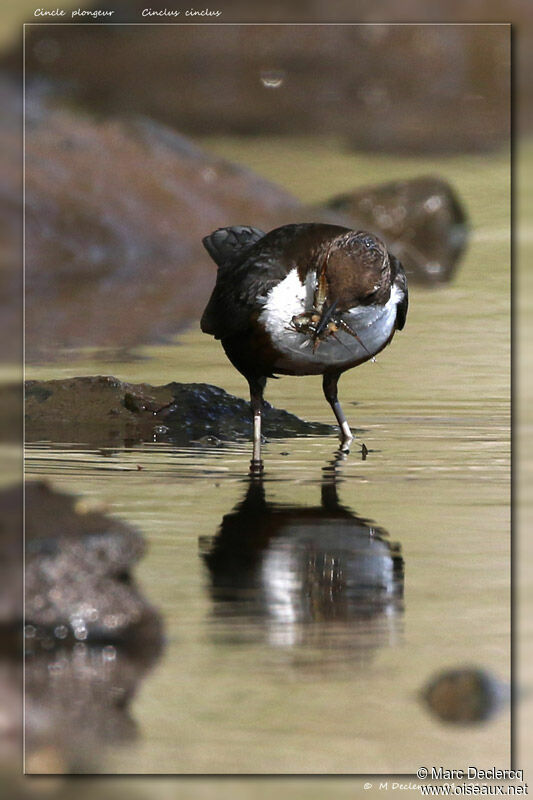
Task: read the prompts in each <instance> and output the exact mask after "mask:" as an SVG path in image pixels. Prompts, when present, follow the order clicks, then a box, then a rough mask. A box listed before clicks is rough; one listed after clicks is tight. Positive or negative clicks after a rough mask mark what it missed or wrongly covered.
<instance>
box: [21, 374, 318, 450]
mask: <svg viewBox="0 0 533 800" xmlns="http://www.w3.org/2000/svg"><path fill="white" fill-rule="evenodd" d="M25 412H26V440H27V441H42V440H48V441H56V442H66V441H73V442H85V443H98V444H105V443H110V442H114V443H121V444H122V443H123V442H128V443H133V442H135V441H141V440H144V441H146V440H148V441H154V440H155V441H166V442H173V443H175V444H190V443H191V442H192V441H195V440H200V439H202V437H205V436H208V437H216V439H223V440H226V441H227V440H235V439H243V438H245V439H249V438H250V437H251V435H252V418H251V411H250V404H249V403H248V402H247V401H245V400H241V399H240V398H238V397H234V396H233V395H230V394H228V393H227V392H225V391H224V390H223V389H219V388H218V387H217V386H210V385H209V384H207V383H169V384H166V385H165V386H150V385H148V384H131V383H124V382H122V381H119V380H117V379H116V378H113V377H104V376H97V377H83V378H69V379H66V380H57V381H27V382H26V404H25ZM332 430H333V427H332V426H331V425H324V424H322V423H317V422H304V421H303V420H300V419H299V418H298V417H296V416H294V415H293V414H289V413H288V412H287V411H282V410H278V409H275V408H273V407H272V406H270V405H269V404H268V403H267V405H266V408H265V412H264V433H265V435H266V436H270V437H272V438H284V437H286V436H304V435H316V436H318V435H322V434H323V435H330V434H331V432H332Z"/></svg>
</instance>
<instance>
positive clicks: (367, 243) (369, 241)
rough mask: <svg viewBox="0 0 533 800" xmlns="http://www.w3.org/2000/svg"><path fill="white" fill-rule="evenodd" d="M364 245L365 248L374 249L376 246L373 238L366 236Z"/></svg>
mask: <svg viewBox="0 0 533 800" xmlns="http://www.w3.org/2000/svg"><path fill="white" fill-rule="evenodd" d="M363 244H364V246H365V247H372V246H373V244H374V240H373V238H372V237H371V236H365V237H364V238H363Z"/></svg>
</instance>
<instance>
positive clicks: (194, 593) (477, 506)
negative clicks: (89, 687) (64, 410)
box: [26, 140, 510, 774]
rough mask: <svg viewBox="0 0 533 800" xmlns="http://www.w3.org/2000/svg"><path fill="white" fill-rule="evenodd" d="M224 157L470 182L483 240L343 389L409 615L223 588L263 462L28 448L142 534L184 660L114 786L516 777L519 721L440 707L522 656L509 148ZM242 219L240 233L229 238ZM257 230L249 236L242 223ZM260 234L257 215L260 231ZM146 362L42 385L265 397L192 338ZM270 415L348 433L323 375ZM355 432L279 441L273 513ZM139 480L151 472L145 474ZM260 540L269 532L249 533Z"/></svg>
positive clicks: (146, 716) (301, 498)
mask: <svg viewBox="0 0 533 800" xmlns="http://www.w3.org/2000/svg"><path fill="white" fill-rule="evenodd" d="M207 144H208V146H209V147H211V149H212V150H213V151H214V152H217V153H219V154H222V155H225V156H227V157H229V158H232V159H234V160H239V161H241V162H242V163H245V164H247V165H250V166H252V167H253V168H254V169H256V170H257V171H260V172H262V173H263V174H264V175H266V176H267V177H271V178H272V179H273V180H277V181H278V182H280V183H283V184H285V186H286V187H287V188H289V189H290V190H292V191H293V192H294V193H295V194H297V195H298V196H300V197H301V198H302V199H303V200H305V201H306V202H314V201H317V200H320V199H323V198H326V197H328V196H329V195H331V194H334V193H337V192H342V191H345V190H347V189H350V188H352V187H353V186H355V185H361V184H366V183H372V182H379V181H381V180H388V179H393V178H396V177H414V176H416V175H420V174H426V173H428V172H429V173H432V174H437V175H439V176H441V177H444V178H447V179H449V180H451V181H452V183H453V184H454V186H455V187H456V189H457V191H458V192H459V194H460V196H461V198H462V199H463V202H464V204H465V206H466V208H467V211H468V214H469V217H470V220H471V224H472V236H471V242H470V245H469V248H468V252H467V254H466V256H465V258H464V260H463V262H462V264H461V266H460V268H459V271H458V274H457V278H456V279H455V281H454V283H453V284H452V285H451V286H449V287H445V288H441V289H438V290H435V291H430V290H427V289H419V288H417V287H415V288H413V289H412V291H411V293H410V310H409V316H408V320H407V325H406V328H405V330H404V331H403V332H402V333H401V334H397V336H396V337H395V339H394V341H393V343H392V345H391V347H389V348H387V349H386V350H385V351H384V352H383V353H381V354H380V355H379V356H378V359H377V363H376V364H372V363H367V364H366V365H363V366H361V367H359V368H357V369H356V370H353V371H351V372H349V373H347V374H346V375H344V376H343V378H342V379H341V382H340V399H341V402H342V403H343V406H344V408H345V411H346V414H347V416H348V419H349V421H350V423H351V424H352V426H353V427H354V428H355V429H357V430H359V431H360V433H359V435H358V441H359V442H361V441H364V443H365V444H366V446H367V448H368V449H369V451H370V453H369V456H368V458H367V459H366V460H365V461H362V460H361V456H360V453H359V447H358V446H357V445H355V446H354V448H353V450H352V453H351V454H350V456H349V457H348V458H347V459H346V460H345V461H343V462H342V463H340V464H339V465H338V466H337V491H338V495H339V499H340V502H341V503H342V504H343V505H344V506H347V507H349V509H351V511H352V512H353V513H354V514H357V516H358V517H362V518H366V519H368V520H372V521H373V522H374V523H375V525H376V526H379V527H380V528H383V529H385V530H386V531H387V532H388V534H389V537H390V540H391V541H392V542H397V543H399V545H400V546H401V553H402V556H403V559H404V563H405V578H404V598H403V610H402V609H400V610H398V609H396V610H392V608H388V609H386V610H385V611H384V612H383V613H382V614H380V615H379V616H378V618H377V619H374V620H372V621H367V623H365V624H362V623H360V621H359V622H357V623H356V622H354V621H353V620H352V619H350V618H348V617H346V616H345V617H343V616H342V614H340V617H339V618H338V619H336V620H334V621H332V622H328V621H327V620H326V621H324V619H318V618H315V619H314V621H311V622H308V623H307V624H305V625H304V624H302V623H301V622H300V621H298V619H293V618H291V617H290V614H289V615H286V616H285V617H283V618H282V619H281V622H280V619H279V617H277V618H276V613H275V612H276V608H274V610H273V611H272V609H270V612H272V613H271V615H270V616H269V613H268V612H267V614H266V617H265V615H263V616H260V615H259V614H256V613H254V612H253V610H252V611H250V610H248V611H246V613H245V612H243V613H241V614H239V613H237V612H236V608H237V606H236V605H235V604H233V605H231V604H226V605H225V604H224V603H221V602H220V601H219V599H217V596H216V593H214V592H213V591H212V590H211V589H210V578H209V574H208V571H207V569H206V567H205V565H204V562H203V560H202V557H201V551H202V542H204V541H205V539H206V537H207V538H208V539H210V538H211V537H213V536H215V534H216V532H217V530H218V528H219V526H220V524H221V521H222V518H223V516H224V515H225V514H228V513H230V512H231V511H232V509H234V507H235V506H236V505H237V504H238V503H240V502H241V501H242V500H243V498H244V496H245V493H246V490H247V487H248V483H247V468H248V462H249V458H250V447H249V446H248V445H247V444H245V445H243V444H240V443H239V444H232V445H228V446H227V447H203V448H202V447H194V448H173V447H170V446H166V445H156V444H146V445H144V446H139V447H135V448H128V449H114V450H113V452H112V453H110V452H109V453H107V454H105V456H104V455H103V454H102V453H101V452H99V451H90V450H87V449H83V448H80V447H76V445H73V444H61V443H46V444H37V445H31V446H30V447H28V452H27V462H26V474H27V477H28V478H29V479H31V478H36V477H38V478H43V477H44V478H47V479H49V480H50V481H51V482H52V484H53V485H54V486H56V487H58V488H59V489H62V490H67V491H69V492H73V493H76V494H80V495H82V496H83V497H86V498H88V499H90V500H91V501H92V500H94V501H98V502H104V503H105V504H106V505H107V507H108V509H109V511H110V513H113V514H116V515H117V516H119V517H121V518H123V519H125V520H127V521H128V522H130V523H133V524H134V525H136V526H137V527H138V528H140V529H141V530H142V531H143V533H144V535H145V536H146V538H147V540H148V542H149V553H148V555H147V557H146V558H145V559H144V561H143V562H142V563H141V564H140V566H139V568H138V570H137V575H138V577H139V579H140V582H141V584H142V587H143V590H144V592H145V594H146V595H147V597H148V598H149V599H150V601H151V602H152V603H153V604H154V605H155V606H156V607H158V608H159V609H160V610H161V612H162V614H163V616H164V620H165V626H166V633H167V638H168V641H167V646H166V649H165V652H164V654H163V657H162V659H161V660H160V662H159V663H158V665H157V666H156V667H155V669H154V671H153V672H152V673H151V674H150V675H149V676H148V677H147V678H146V680H145V681H144V682H143V684H142V685H141V687H140V690H139V693H138V695H137V696H136V698H135V699H134V701H133V704H132V709H131V711H132V715H133V717H134V718H135V720H136V723H137V725H138V729H139V737H138V740H137V741H136V742H135V743H133V744H132V745H129V746H127V747H120V748H119V747H117V748H116V749H113V748H108V749H107V750H106V752H103V753H102V754H101V759H100V763H99V769H100V770H101V771H102V772H111V773H114V772H120V773H137V772H140V773H167V774H168V773H287V772H289V773H293V772H297V773H303V774H308V773H309V774H311V773H372V772H378V773H412V772H414V771H416V769H417V767H418V766H420V765H421V764H425V765H427V766H430V765H432V764H436V765H439V764H445V765H452V766H454V767H460V766H468V765H469V764H476V765H483V766H488V765H496V766H500V767H508V766H509V753H510V721H509V715H508V713H507V712H506V711H503V712H502V713H500V714H499V715H497V716H496V717H494V718H493V719H491V720H490V721H488V722H486V723H484V724H482V725H480V726H467V727H454V726H446V725H444V724H443V723H442V722H439V721H438V720H436V719H435V718H433V717H431V716H430V715H429V714H428V712H427V710H426V709H425V708H424V706H423V705H422V704H421V703H420V702H419V698H418V692H419V690H420V688H421V687H422V685H423V684H424V683H425V682H426V681H427V680H428V678H430V677H431V676H432V675H434V673H435V672H437V671H438V670H440V669H441V668H443V667H455V666H461V665H464V664H473V665H477V666H481V667H483V668H484V669H487V670H489V671H490V672H491V673H492V674H494V675H495V676H497V677H498V678H500V679H502V680H508V679H509V661H510V634H509V630H510V588H509V586H510V568H509V553H510V529H509V500H510V482H509V447H510V432H509V423H510V412H509V396H510V354H509V349H510V289H509V286H510V236H509V201H510V188H509V184H510V172H509V163H508V157H507V155H506V154H497V155H491V156H487V157H483V158H481V157H476V158H472V157H466V156H463V157H460V158H454V159H449V160H439V161H438V162H435V161H431V160H429V159H414V158H410V159H407V158H396V157H384V156H367V155H364V156H363V155H353V154H349V153H343V152H342V151H341V150H340V149H339V148H338V147H336V146H335V145H334V143H324V142H320V143H316V142H309V141H305V142H302V141H293V142H289V143H287V142H282V141H277V140H268V141H262V140H253V141H252V142H241V141H233V140H224V141H220V140H219V141H217V142H208V143H207ZM231 222H235V221H234V220H228V223H231ZM240 222H242V220H241V221H240ZM250 222H253V220H250ZM136 355H141V356H142V359H135V360H131V361H121V362H116V361H114V360H112V359H110V360H108V359H106V358H105V356H104V355H102V354H101V353H100V354H99V356H98V359H96V358H95V357H94V355H91V353H80V354H70V355H69V359H68V361H64V362H56V363H54V364H40V365H32V366H31V367H28V369H27V374H26V377H27V378H37V377H38V378H57V377H61V376H74V375H83V374H86V375H89V374H109V375H115V376H116V377H118V378H121V379H124V380H128V381H134V382H135V381H146V382H149V383H154V384H163V383H167V382H168V381H172V380H174V381H196V380H202V381H206V382H209V383H214V384H217V385H219V386H222V387H224V388H225V389H227V390H228V391H230V392H232V393H235V394H238V395H241V396H242V395H244V394H245V391H246V387H245V383H244V380H243V379H242V377H241V376H240V375H239V374H238V373H236V372H235V370H233V368H232V367H231V366H230V365H229V363H228V362H227V361H226V359H225V357H224V355H223V353H222V351H221V348H220V346H219V344H218V343H216V342H215V341H214V340H212V339H211V338H210V337H207V336H204V335H202V334H201V333H200V332H199V330H198V329H191V330H190V331H188V332H187V333H186V334H185V335H183V336H182V337H180V338H179V340H178V341H176V343H175V344H172V345H167V346H157V347H145V348H142V349H141V350H140V351H138V353H137V354H136ZM266 396H267V399H268V400H269V401H270V402H272V403H273V404H275V405H278V406H280V407H283V408H286V409H287V410H289V411H293V412H295V413H297V414H299V415H300V416H303V417H305V418H307V419H312V420H319V421H325V422H329V421H331V412H330V410H329V408H328V406H327V405H326V403H325V401H324V400H323V398H322V393H321V387H320V379H317V378H313V377H310V378H283V379H282V380H279V381H271V382H270V384H269V385H268V387H267V395H266ZM335 448H336V441H335V439H334V438H331V439H329V438H327V437H326V438H315V439H295V440H283V441H272V442H270V443H268V444H267V445H266V446H265V447H264V452H263V457H264V459H265V463H266V470H265V476H264V488H265V494H266V498H267V501H269V502H271V503H274V504H277V506H276V507H277V508H278V510H279V509H280V508H281V507H282V506H285V507H286V506H290V507H291V508H292V509H294V508H301V509H305V508H310V507H317V506H319V505H320V492H321V481H322V477H323V474H324V473H323V470H324V468H325V467H326V466H327V465H328V464H329V463H330V462H331V460H332V458H333V455H334V451H335ZM137 465H140V466H142V467H143V469H142V470H138V468H137ZM250 536H253V531H250Z"/></svg>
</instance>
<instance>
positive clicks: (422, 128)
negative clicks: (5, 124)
mask: <svg viewBox="0 0 533 800" xmlns="http://www.w3.org/2000/svg"><path fill="white" fill-rule="evenodd" d="M449 5H450V4H449V3H445V2H442V1H441V2H439V3H435V4H432V7H431V9H429V8H428V4H427V3H425V2H423V0H414V2H411V3H409V6H408V10H407V18H408V19H409V20H410V21H412V20H413V19H417V20H420V22H424V23H427V22H430V21H431V20H433V21H434V22H437V23H441V22H443V21H445V20H446V18H447V15H448V18H449V17H450V13H451V18H452V21H453V22H454V23H457V22H459V21H460V19H463V20H464V21H465V22H469V23H471V22H474V21H475V20H476V19H477V20H479V21H482V22H486V21H487V19H490V20H491V21H493V20H494V19H498V18H499V19H500V20H501V21H502V22H508V21H509V19H508V15H507V16H506V15H505V12H502V10H501V5H498V3H497V2H496V0H494V1H493V2H489V3H487V2H485V3H484V4H483V7H482V8H483V13H482V14H481V16H480V13H481V12H480V5H479V3H477V2H476V0H465V2H463V3H461V5H460V8H459V7H458V6H457V5H456V4H454V5H453V11H452V12H450V10H449ZM152 6H153V7H154V8H155V9H157V8H159V9H161V8H164V7H165V3H164V0H160V2H155V3H153V4H152ZM487 6H489V8H488V7H487ZM143 8H144V6H143V5H142V3H140V2H136V0H123V1H122V2H120V3H117V5H116V7H115V14H116V16H115V17H114V20H115V21H118V20H121V19H122V20H127V21H130V22H132V21H133V22H137V21H138V20H139V19H140V18H141V17H140V13H141V11H142V9H143ZM221 8H222V9H223V15H224V16H223V18H224V21H225V22H228V21H230V20H239V21H244V20H252V21H253V20H257V21H261V22H264V21H265V19H270V20H274V21H278V22H287V21H295V20H297V21H300V22H302V21H304V20H307V21H309V22H313V21H317V20H324V19H325V20H327V21H328V22H330V23H331V22H334V21H335V19H337V20H338V21H344V22H346V21H350V20H351V19H353V4H350V3H349V2H345V3H344V4H341V5H339V4H338V3H336V4H335V8H334V9H330V8H328V9H327V11H326V10H325V8H324V9H322V8H321V6H320V4H316V3H313V2H311V0H307V2H305V1H304V2H300V3H299V4H298V10H297V12H296V13H295V9H294V8H290V7H287V6H286V4H273V5H272V4H269V7H268V8H266V9H265V8H263V6H262V5H261V6H260V7H259V6H258V7H257V9H256V8H254V7H253V4H252V6H251V5H250V4H249V3H245V2H243V1H242V0H241V2H235V0H233V2H222V5H221ZM409 14H410V16H409ZM491 14H492V16H491ZM514 16H515V19H516V17H519V18H520V20H521V22H522V23H523V26H524V27H527V31H528V34H529V37H530V36H531V13H530V12H528V11H527V10H526V5H525V4H524V3H522V7H521V8H518V7H517V4H515V8H514ZM398 17H399V18H400V19H402V13H401V12H400V11H399V9H398V4H397V3H395V2H394V0H388V2H386V3H381V4H379V7H377V6H376V4H375V3H371V4H368V3H363V4H362V5H361V7H360V8H358V15H357V19H358V21H359V22H368V21H382V22H387V21H389V22H390V21H393V20H394V19H397V18H398ZM150 21H157V22H160V21H161V18H160V17H152V18H150V17H144V18H143V22H150ZM184 21H185V18H184ZM521 32H522V29H521ZM16 50H17V52H16V54H13V55H12V57H11V60H12V62H13V63H14V64H17V65H18V64H19V63H20V54H19V52H18V51H19V48H18V47H17V48H16ZM139 52H142V53H143V58H142V59H139ZM524 53H526V47H525V46H524ZM509 61H510V30H509V27H508V26H505V25H501V26H495V25H477V26H476V25H468V26H466V25H457V24H454V25H447V26H446V25H440V24H436V25H433V26H431V25H407V26H395V25H375V26H368V25H344V26H339V27H336V26H331V25H330V26H315V25H307V26H286V25H285V26H284V25H279V26H274V27H272V26H269V27H266V26H263V27H261V26H257V27H256V28H250V27H249V26H235V27H232V28H227V27H225V26H219V25H212V26H208V27H205V26H161V25H159V26H155V27H150V26H149V25H143V27H136V26H131V27H122V28H119V27H109V26H107V27H106V26H105V25H104V26H100V27H98V28H96V29H95V28H92V29H89V28H82V27H81V26H78V27H76V28H72V27H70V26H69V27H65V28H61V26H59V25H58V26H56V27H55V28H54V29H53V30H51V29H50V28H45V27H42V26H41V27H37V26H33V27H32V28H30V29H28V36H27V42H26V62H27V64H26V70H27V75H30V76H32V75H34V76H35V75H38V76H48V77H51V78H53V79H54V80H55V81H57V82H58V83H59V85H60V86H61V87H62V88H63V91H67V92H68V94H69V96H70V97H71V98H73V99H75V100H76V102H77V103H82V104H83V105H84V106H85V107H87V108H91V109H93V110H98V111H99V112H109V111H110V110H111V111H113V113H116V112H119V113H138V114H146V115H149V116H151V117H153V118H154V119H157V120H158V121H160V122H163V123H165V124H169V125H172V126H174V127H176V128H178V129H179V130H183V131H185V132H188V133H195V134H197V133H205V132H206V131H209V132H210V133H221V134H227V133H230V134H235V133H240V134H253V133H257V132H261V133H265V132H266V133H273V134H280V133H292V134H296V135H301V134H302V133H303V134H305V133H311V134H313V135H316V134H319V135H320V134H332V133H333V134H337V135H341V136H343V137H345V138H346V139H349V140H350V141H351V142H353V145H354V146H355V147H358V148H362V149H368V150H381V151H391V150H393V151H396V152H397V151H406V150H407V151H414V152H439V153H440V152H450V151H454V152H457V151H464V150H465V149H468V150H485V149H488V148H491V147H495V146H497V145H499V144H501V143H506V142H508V139H509V100H510V94H509V90H510V86H509ZM530 61H531V59H530V57H529V58H528V62H529V63H530ZM200 63H201V69H199V68H198V65H199V64H200ZM524 74H528V71H525V73H524ZM163 75H171V76H172V84H171V87H170V86H169V84H168V82H167V81H164V80H162V78H161V76H163ZM428 76H431V80H428ZM524 89H525V91H527V94H528V96H529V97H530V96H531V90H530V89H527V87H524ZM450 120H453V125H450Z"/></svg>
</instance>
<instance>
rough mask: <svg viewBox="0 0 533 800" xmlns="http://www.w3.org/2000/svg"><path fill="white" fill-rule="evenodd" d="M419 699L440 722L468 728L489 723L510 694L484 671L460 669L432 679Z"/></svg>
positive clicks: (505, 687) (468, 668)
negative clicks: (478, 723) (476, 724)
mask: <svg viewBox="0 0 533 800" xmlns="http://www.w3.org/2000/svg"><path fill="white" fill-rule="evenodd" d="M422 697H423V700H424V702H425V703H426V705H427V706H428V708H429V709H430V710H431V712H432V713H433V714H434V715H435V716H436V717H438V718H439V719H441V720H442V721H443V722H453V723H459V724H468V723H475V722H484V721H486V720H488V719H490V718H491V717H492V716H493V715H494V714H495V713H497V712H498V711H499V710H500V709H501V708H502V706H504V705H505V704H506V703H507V702H508V701H509V699H510V690H509V687H508V686H507V685H505V684H504V683H503V682H502V681H500V680H498V679H497V678H495V677H494V676H493V675H491V674H490V673H489V672H487V671H486V670H483V669H478V668H473V667H462V668H459V669H450V670H445V671H443V672H441V673H439V674H438V675H436V676H435V677H434V678H432V679H431V681H430V682H429V683H428V685H427V686H426V688H425V689H424V690H423V693H422Z"/></svg>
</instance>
